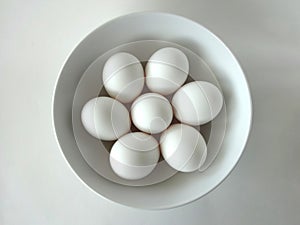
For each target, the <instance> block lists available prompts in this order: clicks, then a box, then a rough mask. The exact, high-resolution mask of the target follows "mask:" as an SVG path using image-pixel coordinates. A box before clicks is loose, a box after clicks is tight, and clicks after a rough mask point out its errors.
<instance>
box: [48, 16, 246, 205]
mask: <svg viewBox="0 0 300 225" xmlns="http://www.w3.org/2000/svg"><path fill="white" fill-rule="evenodd" d="M147 40H152V42H153V41H154V40H157V41H156V42H155V43H158V42H159V43H165V44H167V45H170V43H173V44H174V45H178V46H181V47H182V48H183V49H190V50H192V52H193V53H195V54H196V55H198V56H199V57H200V58H201V59H203V60H204V62H205V63H206V64H207V66H208V67H209V69H210V70H211V72H212V73H213V74H214V75H215V78H216V81H217V82H218V84H219V86H220V87H221V89H222V92H223V95H224V100H225V102H226V105H225V106H224V112H223V113H225V111H226V133H225V135H224V138H223V139H222V140H223V142H222V146H221V148H220V152H219V153H218V155H217V157H216V159H215V160H214V161H213V163H212V164H211V165H210V166H209V167H207V169H206V170H205V171H204V172H202V173H201V172H198V171H197V172H194V173H190V174H188V175H187V174H183V173H176V175H174V176H170V178H169V179H167V180H165V181H163V182H152V183H151V182H150V183H148V184H152V185H137V184H129V183H126V182H125V181H124V182H123V183H122V182H120V180H118V178H117V177H113V175H112V174H111V175H109V176H108V177H107V176H105V175H103V174H101V172H105V173H106V172H108V173H111V171H109V170H105V169H103V168H102V169H101V166H100V167H97V157H95V155H94V154H98V153H99V152H97V151H96V150H95V151H94V153H93V152H92V153H91V151H84V150H83V149H88V148H84V143H85V144H88V143H93V142H92V140H91V142H89V141H88V140H89V137H86V136H85V137H84V135H85V134H84V132H82V130H83V129H82V127H81V126H82V125H81V123H80V121H79V120H78V116H79V114H78V113H79V112H80V110H79V109H80V108H81V107H82V104H83V102H84V101H85V100H86V99H88V98H91V97H95V90H97V88H98V87H99V86H98V85H101V83H98V84H97V83H96V84H94V86H93V84H92V83H91V82H90V84H89V81H91V80H93V79H91V80H89V81H88V80H86V83H84V82H82V78H83V74H86V73H90V74H95V73H91V71H93V70H94V71H95V69H97V68H98V67H97V66H100V65H101V62H104V60H103V59H105V57H104V58H103V59H102V60H101V59H99V56H103V55H104V56H106V57H108V56H109V54H108V53H112V52H113V51H111V49H115V50H116V47H117V46H123V47H124V46H127V47H128V46H130V45H128V43H135V44H136V43H140V44H141V43H142V44H143V45H146V43H148V44H149V43H151V42H149V41H147ZM149 46H152V48H154V47H158V46H157V45H156V44H153V43H152V44H149ZM130 49H131V50H132V51H133V50H134V49H136V50H135V51H134V52H132V53H134V54H135V55H137V56H138V57H140V59H142V60H143V58H145V59H146V58H147V57H148V56H147V54H151V53H152V52H153V49H151V47H148V48H147V49H149V51H144V52H147V54H146V55H145V54H144V53H143V52H138V51H139V50H138V49H143V48H134V47H132V46H131V48H130ZM97 63H98V64H97ZM100 75H101V73H100V72H99V79H98V80H99V82H102V80H101V76H100ZM91 76H93V75H91ZM196 79H197V78H196ZM202 80H203V79H202ZM211 82H213V81H211ZM213 83H215V82H213ZM82 85H83V86H82ZM84 85H92V86H93V87H94V89H93V88H91V91H90V92H88V94H85V95H83V94H80V93H84V92H82V90H84V88H83V87H84ZM80 88H81V89H80ZM79 89H80V90H81V92H80V91H78V90H79ZM78 96H83V97H78ZM72 115H73V117H72ZM224 115H225V114H224ZM223 118H224V117H223ZM53 121H54V127H55V132H56V137H57V139H58V142H59V145H60V148H61V150H62V152H63V154H64V156H65V158H66V160H67V162H68V163H69V164H70V166H71V167H72V169H73V170H74V172H75V174H76V175H78V177H79V178H80V179H81V180H82V181H83V182H84V183H85V184H86V185H87V186H88V187H89V188H91V189H92V190H94V191H95V192H96V193H98V194H99V195H101V196H102V197H104V198H107V199H109V200H112V201H114V202H117V203H121V204H124V205H128V206H132V207H137V208H147V209H160V208H170V207H176V206H179V205H182V204H185V203H188V202H191V201H193V200H195V199H198V198H200V197H201V196H203V195H205V194H206V193H208V192H209V191H210V190H212V189H213V188H214V187H216V186H217V185H218V184H219V183H220V182H221V181H222V180H223V179H224V178H225V177H226V176H227V175H228V174H229V172H230V171H231V170H232V169H233V167H234V166H235V164H236V163H237V161H238V159H239V157H240V155H241V153H242V152H243V149H244V146H245V143H246V140H247V137H248V134H249V130H250V125H251V99H250V94H249V89H248V85H247V82H246V79H245V76H244V74H243V71H242V70H241V68H240V66H239V64H238V62H237V60H236V59H235V58H234V56H233V55H232V53H231V52H230V50H229V49H228V48H227V47H226V46H225V45H224V44H223V43H222V42H221V41H220V40H219V39H218V38H217V37H216V36H214V35H213V34H212V33H211V32H210V31H208V30H207V29H205V28H204V27H202V26H201V25H199V24H197V23H195V22H193V21H190V20H188V19H185V18H183V17H179V16H176V15H171V14H166V13H154V12H147V13H135V14H130V15H127V16H123V17H119V18H117V19H114V20H112V21H110V22H108V23H106V24H104V25H102V26H101V27H99V28H98V29H96V30H95V31H93V32H92V33H91V34H90V35H88V36H87V37H86V38H85V39H84V40H83V41H82V42H81V43H80V44H79V45H78V46H77V47H76V48H75V49H74V51H73V52H72V53H71V55H70V56H69V58H68V60H67V62H66V63H65V65H64V67H63V69H62V71H61V74H60V76H59V79H58V81H57V84H56V89H55V93H54V101H53ZM221 125H222V124H219V125H217V126H216V130H218V127H219V126H221ZM223 126H224V124H223ZM73 129H74V130H73ZM83 137H84V138H83ZM78 140H79V141H78ZM83 140H85V141H83ZM92 145H93V144H92ZM80 146H82V147H80ZM95 146H96V147H97V148H98V147H99V146H100V148H99V149H103V146H102V147H101V145H99V143H95V144H94V147H95ZM106 154H107V153H106ZM102 156H103V155H102ZM102 156H101V155H100V158H101V159H102V160H103V157H102ZM93 159H94V160H93ZM95 159H96V161H95ZM100 161H101V160H100V159H99V162H100ZM99 165H103V161H102V164H101V163H100V164H99ZM112 177H113V179H117V181H116V180H113V179H110V178H112ZM114 181H116V182H114Z"/></svg>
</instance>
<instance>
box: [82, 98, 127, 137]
mask: <svg viewBox="0 0 300 225" xmlns="http://www.w3.org/2000/svg"><path fill="white" fill-rule="evenodd" d="M81 121H82V124H83V126H84V128H85V129H86V131H87V132H88V133H89V134H91V135H92V136H94V137H96V138H98V139H102V140H106V141H112V140H116V139H117V138H118V137H121V136H122V135H124V134H126V133H128V132H129V130H130V125H131V121H130V116H129V112H128V110H127V109H126V107H125V106H124V105H123V104H122V103H120V102H118V101H117V100H115V99H112V98H109V97H97V98H93V99H91V100H89V101H88V102H87V103H86V104H85V105H84V106H83V108H82V111H81Z"/></svg>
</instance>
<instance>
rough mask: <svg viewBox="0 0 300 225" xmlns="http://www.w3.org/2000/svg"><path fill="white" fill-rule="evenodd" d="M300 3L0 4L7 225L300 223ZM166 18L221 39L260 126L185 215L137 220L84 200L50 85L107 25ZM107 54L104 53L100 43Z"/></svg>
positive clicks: (130, 0)
mask: <svg viewBox="0 0 300 225" xmlns="http://www.w3.org/2000/svg"><path fill="white" fill-rule="evenodd" d="M299 9H300V4H299V1H297V0H295V1H291V0H287V1H277V0H276V1H274V0H267V1H261V0H254V1H250V0H249V1H237V0H236V1H232V0H231V1H230V0H229V1H215V0H207V1H196V0H195V1H179V0H152V1H150V0H148V1H143V0H126V1H122V0H119V1H117V0H108V1H99V0H98V1H67V0H62V1H50V0H49V1H29V0H27V1H21V0H20V1H15V0H1V1H0V85H1V87H0V103H1V105H0V224H1V225H19V224H22V225H50V224H51V225H60V224H63V225H64V224H72V225H77V224H78V225H83V224H84V225H93V224H104V225H106V224H128V225H152V224H164V225H168V224H170V225H181V224H188V225H193V224H195V225H196V224H197V225H201V224H205V225H211V224H213V225H218V224H222V225H227V224H228V225H241V224H243V225H253V224H267V225H268V224H272V225H277V224H278V225H282V224H285V225H299V224H300V212H299V209H300V129H299V126H300V11H299ZM145 10H155V11H166V12H171V13H175V14H179V15H183V16H185V17H187V18H190V19H193V20H195V21H197V22H199V23H200V24H202V25H204V26H206V27H207V28H208V29H210V30H211V31H212V32H214V33H215V34H216V35H218V36H219V37H220V38H221V39H222V40H223V41H224V42H225V43H226V44H227V45H228V46H229V48H230V49H231V50H232V51H233V53H234V54H235V55H236V57H237V58H238V59H239V61H240V63H241V65H242V67H243V69H244V70H245V73H246V75H247V79H248V81H249V84H250V88H251V93H252V97H253V108H254V118H253V128H252V132H251V134H250V138H249V142H248V145H247V147H246V149H245V152H244V154H243V156H242V158H241V160H240V162H239V164H238V166H237V167H236V168H235V169H234V171H233V172H232V174H231V175H230V176H229V177H228V178H227V179H226V181H225V182H224V183H222V184H221V185H220V186H219V187H218V188H217V189H216V190H214V191H213V192H212V193H210V194H209V195H207V196H205V197H204V198H202V199H200V200H198V201H196V202H194V203H191V204H189V205H187V206H184V207H180V208H177V209H172V210H165V211H142V210H137V209H131V208H127V207H124V206H120V205H116V204H114V203H110V202H107V201H105V200H103V199H101V198H100V197H98V196H96V194H95V193H93V192H91V191H89V190H88V189H87V188H86V187H85V186H84V185H83V184H82V183H81V182H80V181H79V180H78V179H77V178H76V177H75V176H74V175H73V172H72V171H71V170H70V167H69V166H68V165H67V164H66V163H65V160H64V159H63V157H62V155H61V153H60V150H59V148H58V145H57V143H56V141H55V138H54V134H53V130H52V123H51V100H52V93H53V89H54V85H55V81H56V79H57V76H58V74H59V70H60V68H61V67H62V65H63V63H64V60H65V59H66V58H67V56H68V54H69V53H70V52H71V50H72V49H73V48H74V47H75V45H76V44H77V43H78V42H79V41H81V40H82V39H83V38H84V37H85V36H86V35H87V34H88V33H89V32H91V31H92V30H94V29H95V28H96V27H98V26H99V25H101V24H102V23H104V22H106V21H108V20H110V19H112V18H114V17H117V16H119V15H123V14H127V13H130V12H135V11H145ZM99 44H101V43H99Z"/></svg>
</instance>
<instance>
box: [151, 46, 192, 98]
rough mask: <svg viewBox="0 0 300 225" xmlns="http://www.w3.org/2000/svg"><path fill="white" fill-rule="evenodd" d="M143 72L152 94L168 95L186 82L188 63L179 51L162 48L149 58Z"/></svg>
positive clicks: (171, 48)
mask: <svg viewBox="0 0 300 225" xmlns="http://www.w3.org/2000/svg"><path fill="white" fill-rule="evenodd" d="M145 72H146V84H147V87H148V88H149V89H150V90H151V91H152V92H157V93H159V94H162V95H169V94H172V93H174V92H175V91H176V90H177V89H178V88H179V87H180V86H181V85H183V84H184V82H185V81H186V79H187V76H188V73H189V62H188V59H187V57H186V55H185V54H184V53H183V52H182V51H181V50H179V49H177V48H173V47H167V48H162V49H160V50H158V51H156V52H155V53H154V54H153V55H152V56H151V57H150V59H149V60H148V63H147V65H146V69H145Z"/></svg>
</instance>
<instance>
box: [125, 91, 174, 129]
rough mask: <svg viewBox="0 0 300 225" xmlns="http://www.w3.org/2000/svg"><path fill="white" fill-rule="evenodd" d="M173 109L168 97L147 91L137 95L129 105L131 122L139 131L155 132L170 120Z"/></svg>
mask: <svg viewBox="0 0 300 225" xmlns="http://www.w3.org/2000/svg"><path fill="white" fill-rule="evenodd" d="M172 118H173V110H172V106H171V104H170V102H169V101H168V99H166V98H165V97H163V96H162V95H160V94H156V93H147V94H144V95H141V96H140V97H138V98H137V99H136V100H135V101H134V102H133V104H132V106H131V119H132V122H133V124H134V125H135V126H136V127H137V128H138V129H140V130H141V131H144V132H147V133H151V134H156V133H160V132H162V131H163V130H165V129H166V128H167V127H168V126H169V125H170V124H171V122H172Z"/></svg>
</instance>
